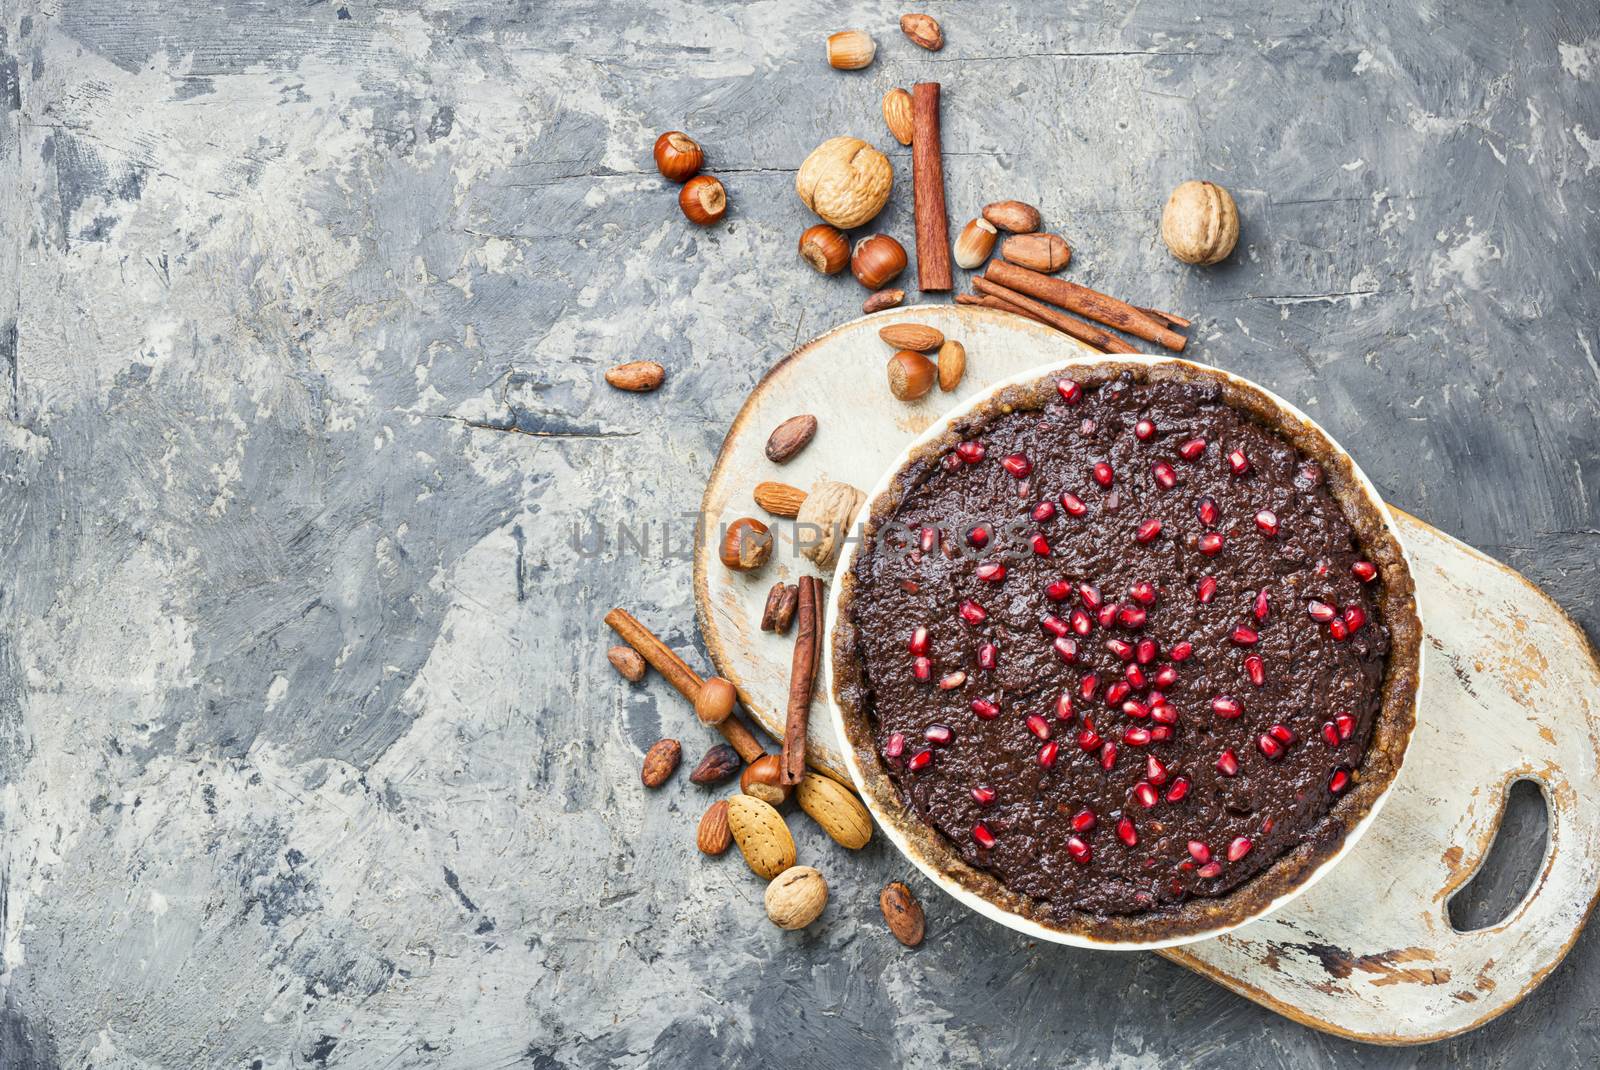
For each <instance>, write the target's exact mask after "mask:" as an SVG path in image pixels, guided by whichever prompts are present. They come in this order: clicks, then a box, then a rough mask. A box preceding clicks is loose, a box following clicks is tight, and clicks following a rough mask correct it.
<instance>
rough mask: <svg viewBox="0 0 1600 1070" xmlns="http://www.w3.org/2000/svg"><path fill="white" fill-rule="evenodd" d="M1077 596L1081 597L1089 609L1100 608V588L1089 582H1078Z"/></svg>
mask: <svg viewBox="0 0 1600 1070" xmlns="http://www.w3.org/2000/svg"><path fill="white" fill-rule="evenodd" d="M1078 597H1079V598H1081V599H1083V604H1084V605H1085V606H1087V607H1089V608H1090V609H1099V608H1100V605H1101V602H1100V588H1098V587H1095V586H1093V585H1091V584H1087V583H1080V584H1078Z"/></svg>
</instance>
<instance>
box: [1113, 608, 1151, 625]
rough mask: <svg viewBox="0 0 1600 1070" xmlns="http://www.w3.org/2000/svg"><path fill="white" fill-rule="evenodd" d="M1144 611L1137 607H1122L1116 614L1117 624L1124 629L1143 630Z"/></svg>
mask: <svg viewBox="0 0 1600 1070" xmlns="http://www.w3.org/2000/svg"><path fill="white" fill-rule="evenodd" d="M1145 616H1146V614H1145V611H1144V610H1142V609H1140V608H1139V607H1138V606H1123V607H1122V608H1121V609H1120V610H1118V612H1117V623H1118V624H1120V625H1122V626H1123V627H1124V628H1143V627H1144V621H1145Z"/></svg>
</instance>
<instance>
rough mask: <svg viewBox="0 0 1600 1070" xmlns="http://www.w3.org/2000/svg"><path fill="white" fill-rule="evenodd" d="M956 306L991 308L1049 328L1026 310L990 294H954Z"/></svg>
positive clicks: (1047, 324) (1044, 322)
mask: <svg viewBox="0 0 1600 1070" xmlns="http://www.w3.org/2000/svg"><path fill="white" fill-rule="evenodd" d="M956 304H958V305H972V306H974V307H976V308H992V309H994V310H995V311H996V312H1009V313H1011V314H1012V315H1013V316H1021V317H1022V318H1023V319H1025V320H1032V321H1033V322H1034V323H1042V324H1044V325H1045V326H1046V327H1049V326H1050V323H1049V322H1047V321H1046V320H1042V319H1040V318H1039V317H1038V316H1035V315H1034V314H1033V313H1032V312H1029V311H1028V310H1027V309H1025V308H1018V307H1017V306H1016V305H1013V304H1012V303H1011V302H1010V301H1002V300H1001V299H1000V298H998V297H995V296H993V295H992V294H956Z"/></svg>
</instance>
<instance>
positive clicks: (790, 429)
mask: <svg viewBox="0 0 1600 1070" xmlns="http://www.w3.org/2000/svg"><path fill="white" fill-rule="evenodd" d="M816 433H817V418H816V417H815V416H812V415H811V414H810V413H802V414H801V415H799V416H791V417H789V418H788V419H787V420H785V421H783V423H781V424H779V425H778V426H777V427H774V428H773V429H772V434H770V435H768V436H767V450H766V452H767V460H769V461H771V462H772V463H773V464H783V463H784V462H785V461H789V460H792V459H793V458H794V456H795V455H796V454H797V453H799V452H800V451H801V450H803V449H805V448H806V446H807V445H809V444H810V442H811V440H812V438H813V437H815V436H816Z"/></svg>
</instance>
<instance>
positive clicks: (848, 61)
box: [828, 30, 878, 71]
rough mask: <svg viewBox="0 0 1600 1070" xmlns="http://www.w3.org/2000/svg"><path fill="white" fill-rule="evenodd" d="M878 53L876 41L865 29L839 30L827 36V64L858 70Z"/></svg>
mask: <svg viewBox="0 0 1600 1070" xmlns="http://www.w3.org/2000/svg"><path fill="white" fill-rule="evenodd" d="M877 54H878V42H876V41H874V40H873V39H872V35H871V34H869V33H868V32H867V31H866V30H841V31H839V32H838V33H836V34H831V35H830V36H829V37H828V66H830V67H833V68H834V69H835V70H841V71H859V70H860V69H861V68H863V67H865V66H867V65H868V64H870V63H871V62H872V57H873V56H875V55H877Z"/></svg>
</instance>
